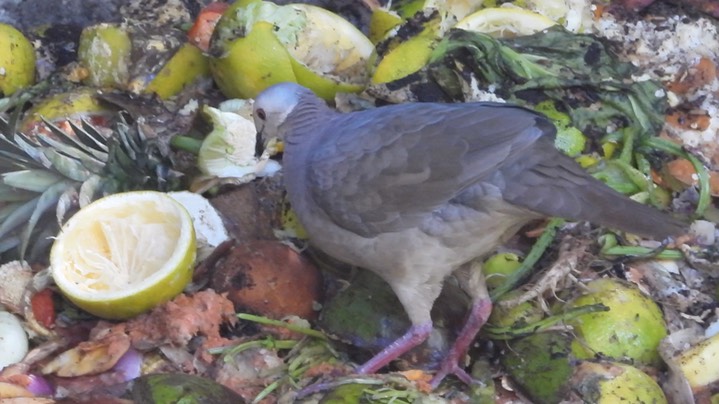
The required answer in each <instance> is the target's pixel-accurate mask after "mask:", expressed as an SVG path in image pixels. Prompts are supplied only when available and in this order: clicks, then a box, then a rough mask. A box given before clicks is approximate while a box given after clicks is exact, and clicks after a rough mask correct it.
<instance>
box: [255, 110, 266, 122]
mask: <svg viewBox="0 0 719 404" xmlns="http://www.w3.org/2000/svg"><path fill="white" fill-rule="evenodd" d="M255 114H257V117H258V118H260V119H262V120H263V121H264V120H265V118H267V116H266V115H265V110H264V109H262V108H259V109H258V110H257V111H255Z"/></svg>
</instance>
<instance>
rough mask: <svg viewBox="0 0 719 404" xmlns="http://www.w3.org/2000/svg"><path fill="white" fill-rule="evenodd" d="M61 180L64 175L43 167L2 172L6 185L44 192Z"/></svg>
mask: <svg viewBox="0 0 719 404" xmlns="http://www.w3.org/2000/svg"><path fill="white" fill-rule="evenodd" d="M61 180H62V177H60V176H59V175H57V174H54V173H52V172H50V171H47V170H42V169H32V170H21V171H13V172H9V173H5V174H2V181H3V183H5V185H8V186H10V187H14V188H18V189H24V190H27V191H34V192H43V191H45V190H46V189H48V187H50V186H52V185H53V184H56V183H57V182H59V181H61ZM12 192H14V191H12Z"/></svg>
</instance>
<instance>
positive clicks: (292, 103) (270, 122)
mask: <svg viewBox="0 0 719 404" xmlns="http://www.w3.org/2000/svg"><path fill="white" fill-rule="evenodd" d="M318 101H319V102H320V103H322V104H323V105H324V102H322V101H321V100H319V99H318V98H317V96H315V94H314V93H313V92H312V91H310V90H309V89H307V88H305V87H302V86H301V85H299V84H296V83H280V84H275V85H273V86H271V87H268V88H267V89H265V90H264V91H263V92H261V93H260V94H259V95H258V96H257V98H255V103H254V106H253V110H252V115H253V118H254V120H255V128H256V129H257V133H258V134H260V135H261V136H262V138H263V139H265V140H269V139H273V138H277V139H279V140H284V139H283V138H284V135H285V133H284V131H283V130H281V128H283V124H284V123H285V122H286V121H287V120H288V117H290V114H291V113H292V112H293V111H294V110H295V109H296V108H298V107H300V106H302V105H304V104H314V103H316V102H318ZM285 127H287V126H285Z"/></svg>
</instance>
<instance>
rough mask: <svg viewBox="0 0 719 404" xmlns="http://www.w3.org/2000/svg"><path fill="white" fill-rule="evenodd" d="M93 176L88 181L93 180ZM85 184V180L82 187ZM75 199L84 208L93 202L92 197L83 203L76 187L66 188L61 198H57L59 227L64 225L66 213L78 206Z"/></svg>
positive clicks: (56, 216) (56, 214) (56, 208)
mask: <svg viewBox="0 0 719 404" xmlns="http://www.w3.org/2000/svg"><path fill="white" fill-rule="evenodd" d="M93 177H96V176H93ZM93 177H90V179H89V180H88V181H92V178H93ZM84 185H85V183H84V182H83V183H82V185H81V186H80V187H81V188H82V187H83V186H84ZM75 201H79V202H80V208H83V207H85V205H87V204H89V203H90V202H92V199H90V200H89V201H86V202H85V203H84V204H83V201H82V198H80V197H79V196H78V193H77V188H76V187H72V188H68V189H66V190H65V192H63V193H62V195H60V199H58V200H57V206H56V207H55V219H57V225H58V227H62V223H63V222H64V221H65V215H66V214H67V212H69V211H70V209H72V208H74V207H75V206H76V204H75Z"/></svg>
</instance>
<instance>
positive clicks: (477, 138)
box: [307, 103, 554, 236]
mask: <svg viewBox="0 0 719 404" xmlns="http://www.w3.org/2000/svg"><path fill="white" fill-rule="evenodd" d="M322 130H323V131H328V133H325V135H324V136H322V138H323V139H324V141H323V142H322V144H321V145H319V147H318V148H317V149H315V150H313V151H312V152H311V154H310V157H309V161H308V166H307V170H308V171H307V175H308V184H309V192H310V194H311V197H312V198H313V200H314V201H315V203H316V204H317V205H318V206H319V207H321V208H322V209H323V210H324V212H325V213H326V214H327V215H328V216H329V217H330V218H331V219H332V221H333V222H335V223H336V224H337V225H338V226H341V227H343V228H345V229H348V230H351V231H353V232H355V233H357V234H360V235H364V236H369V235H373V234H379V233H385V232H392V231H398V230H402V229H405V228H409V227H413V226H416V225H418V223H419V222H420V221H422V220H423V218H425V217H426V215H428V214H432V212H435V211H436V210H437V209H439V208H440V207H441V206H442V205H444V204H445V203H447V202H448V201H449V200H451V199H453V198H454V197H455V196H457V195H458V194H460V193H461V192H462V191H463V190H465V189H466V188H467V187H469V186H471V185H472V184H474V183H476V182H478V181H480V180H482V179H483V178H487V177H488V176H490V175H492V174H493V173H494V172H495V171H496V170H497V168H498V167H500V166H502V164H503V163H504V162H506V161H513V160H516V159H517V157H518V156H521V155H522V154H525V153H528V152H530V151H529V150H530V148H531V147H532V145H533V144H534V143H535V142H536V141H537V139H539V138H541V137H542V136H544V135H550V137H551V135H553V133H554V127H553V126H552V125H551V124H549V123H548V122H546V120H545V119H544V118H542V117H540V116H539V115H537V114H535V113H533V112H531V111H529V110H526V109H523V108H520V107H513V106H508V105H504V104H493V103H481V104H476V103H475V104H405V105H396V106H392V107H385V108H379V109H373V110H367V111H363V112H358V113H352V114H344V115H336V116H335V117H333V118H332V120H331V121H330V122H327V123H326V125H324V127H323V129H322Z"/></svg>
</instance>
